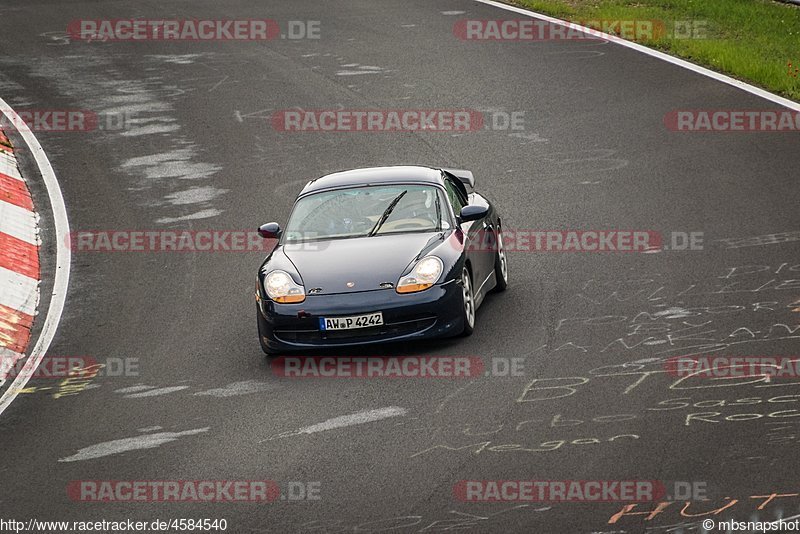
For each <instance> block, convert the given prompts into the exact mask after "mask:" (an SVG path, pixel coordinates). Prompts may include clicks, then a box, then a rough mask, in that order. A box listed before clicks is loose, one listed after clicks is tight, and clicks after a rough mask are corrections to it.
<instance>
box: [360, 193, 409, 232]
mask: <svg viewBox="0 0 800 534" xmlns="http://www.w3.org/2000/svg"><path fill="white" fill-rule="evenodd" d="M406 193H408V190H406V191H403V192H402V193H400V194H399V195H397V196H396V197H394V200H392V202H391V203H390V204H389V206H387V208H386V210H385V211H384V212H383V215H381V218H380V219H378V222H376V223H375V226H373V227H372V230H370V231H369V233H368V234H367V237H372V236H374V235H375V234H376V233H378V230H380V229H381V226H383V223H385V222H386V219H388V218H389V215H391V214H392V210H393V209H394V207H395V206H397V203H398V202H400V199H401V198H403V196H404V195H405V194H406Z"/></svg>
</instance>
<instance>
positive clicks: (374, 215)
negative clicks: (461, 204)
mask: <svg viewBox="0 0 800 534" xmlns="http://www.w3.org/2000/svg"><path fill="white" fill-rule="evenodd" d="M448 221H449V216H448V212H447V210H446V206H445V204H444V201H443V200H442V196H441V195H440V193H439V190H438V189H437V188H436V187H434V186H432V185H383V186H371V187H353V188H350V189H339V190H336V191H326V192H322V193H316V194H313V195H309V196H307V197H304V198H301V199H300V200H299V201H297V204H295V207H294V210H293V211H292V215H291V217H290V218H289V223H288V224H287V225H286V231H285V232H284V239H285V240H286V242H290V243H296V242H300V241H308V240H319V239H344V238H350V237H368V236H375V235H385V234H398V233H410V232H431V231H436V230H441V229H446V228H449V227H450V224H449V222H448Z"/></svg>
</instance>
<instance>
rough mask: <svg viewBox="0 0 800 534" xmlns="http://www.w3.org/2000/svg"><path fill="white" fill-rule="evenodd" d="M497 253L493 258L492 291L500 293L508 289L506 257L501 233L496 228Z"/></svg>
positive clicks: (499, 229)
mask: <svg viewBox="0 0 800 534" xmlns="http://www.w3.org/2000/svg"><path fill="white" fill-rule="evenodd" d="M496 246H497V253H496V254H495V257H494V279H495V282H496V283H495V285H494V291H496V292H498V293H500V292H502V291H505V290H506V288H507V287H508V255H507V254H506V250H505V247H504V245H503V231H502V230H501V228H500V227H499V226H498V227H497V239H496Z"/></svg>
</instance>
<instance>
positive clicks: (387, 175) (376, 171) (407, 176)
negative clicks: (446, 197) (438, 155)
mask: <svg viewBox="0 0 800 534" xmlns="http://www.w3.org/2000/svg"><path fill="white" fill-rule="evenodd" d="M396 183H421V184H434V185H439V186H441V185H443V184H444V180H443V179H442V171H441V169H434V168H431V167H422V166H418V165H398V166H394V167H368V168H365V169H353V170H350V171H341V172H334V173H332V174H326V175H325V176H322V177H320V178H317V179H316V180H311V181H310V182H308V184H306V186H305V187H304V188H303V190H302V191H301V192H300V195H299V196H303V195H307V194H309V193H314V192H317V191H324V190H327V189H338V188H343V187H351V186H362V185H378V184H396Z"/></svg>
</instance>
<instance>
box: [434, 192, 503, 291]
mask: <svg viewBox="0 0 800 534" xmlns="http://www.w3.org/2000/svg"><path fill="white" fill-rule="evenodd" d="M445 190H446V191H447V199H448V201H449V202H450V205H451V206H452V207H453V212H454V213H455V214H456V215H458V214H459V213H461V209H462V208H463V207H464V206H466V205H467V204H468V203H469V200H468V198H467V196H465V195H464V193H463V191H462V190H461V188H460V187H459V186H458V185H457V184H455V183H454V182H453V181H452V179H451V178H450V177H446V178H445ZM471 196H472V197H475V199H476V201H477V203H478V204H483V202H481V201H483V198H482V197H481V196H480V195H471ZM461 229H462V231H463V232H464V236H465V243H464V244H465V247H466V250H467V251H469V252H468V253H467V255H468V256H469V258H470V263H471V264H472V283H473V286H474V288H475V292H476V293H477V292H478V289H479V288H480V287H481V285H482V284H483V282H484V281H485V280H486V278H487V277H488V276H489V275H490V274H491V273H492V270H493V269H494V254H493V253H492V249H491V243H492V238H493V235H491V229H490V228H489V225H488V221H487V219H486V218H485V217H484V218H483V219H478V220H477V221H468V222H465V223H461Z"/></svg>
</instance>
